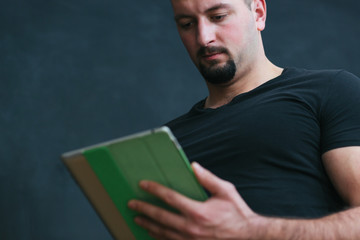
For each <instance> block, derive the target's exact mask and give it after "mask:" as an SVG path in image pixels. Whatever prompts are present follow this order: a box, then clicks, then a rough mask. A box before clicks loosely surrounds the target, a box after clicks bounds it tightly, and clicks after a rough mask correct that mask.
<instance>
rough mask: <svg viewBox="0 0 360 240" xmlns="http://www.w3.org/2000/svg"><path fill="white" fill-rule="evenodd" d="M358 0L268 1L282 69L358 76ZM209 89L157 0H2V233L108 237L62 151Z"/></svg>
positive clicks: (165, 116) (174, 109) (269, 46)
mask: <svg viewBox="0 0 360 240" xmlns="http://www.w3.org/2000/svg"><path fill="white" fill-rule="evenodd" d="M359 9H360V4H359V1H357V0H342V1H339V0H337V1H335V0H315V1H314V0H302V1H288V0H269V1H268V13H269V16H268V22H267V28H266V30H265V31H264V33H263V36H264V41H265V48H266V50H267V55H268V57H269V58H270V59H271V60H273V61H274V62H275V63H276V64H278V65H280V66H298V67H305V68H310V69H317V68H344V69H347V70H349V71H351V72H353V73H355V74H356V75H358V76H360V68H359V59H358V56H360V48H359V38H360V27H359V20H360V17H359V16H358V11H359ZM206 94H207V91H206V89H205V85H204V83H203V80H202V79H201V77H200V75H199V74H198V72H197V70H196V69H195V67H194V66H193V65H192V63H191V62H190V60H189V58H188V56H187V54H186V52H185V49H184V47H183V46H182V45H181V41H180V40H179V38H178V35H177V32H176V29H175V24H174V22H173V20H172V10H171V5H170V3H169V1H165V0H151V1H149V0H132V1H121V0H120V1H119V0H117V1H115V0H103V1H100V0H32V1H31V0H28V1H25V0H1V2H0V239H11V240H13V239H16V240H17V239H19V240H20V239H21V240H22V239H24V240H25V239H26V240H28V239H36V240H42V239H52V240H56V239H87V240H92V239H103V240H106V239H111V237H110V235H109V233H108V232H107V230H106V229H105V227H104V226H103V224H102V222H101V220H100V219H99V218H98V217H97V215H96V213H95V212H94V210H93V209H92V207H91V206H90V204H89V203H88V202H87V200H86V198H85V197H84V195H83V194H82V192H81V191H80V189H79V188H78V186H77V185H76V184H75V182H74V181H73V179H72V178H71V177H70V175H69V173H68V172H67V170H66V169H65V167H64V165H63V164H62V162H61V161H60V158H59V156H60V154H61V153H63V152H65V151H69V150H72V149H76V148H80V147H83V146H86V145H89V144H95V143H98V142H101V141H105V140H109V139H112V138H116V137H120V136H123V135H126V134H130V133H133V132H137V131H141V130H145V129H147V128H152V127H156V126H159V125H161V124H163V123H165V122H167V121H168V120H170V119H172V118H174V117H176V116H177V115H179V114H181V113H183V112H185V111H187V110H188V109H189V108H190V107H191V106H192V104H193V103H194V102H195V101H198V100H200V99H202V98H204V97H205V96H206Z"/></svg>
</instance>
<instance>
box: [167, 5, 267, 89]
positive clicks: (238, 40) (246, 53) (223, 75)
mask: <svg viewBox="0 0 360 240" xmlns="http://www.w3.org/2000/svg"><path fill="white" fill-rule="evenodd" d="M172 5H173V9H174V15H175V21H176V23H177V27H178V31H179V34H180V37H181V39H182V41H183V43H184V45H185V47H186V49H187V51H188V53H189V55H190V57H191V59H192V60H193V62H194V63H195V65H196V66H197V67H198V69H199V71H200V72H201V74H202V75H203V77H204V78H205V80H206V81H207V82H209V83H211V84H226V83H229V82H231V81H232V80H234V79H236V78H237V76H240V75H241V74H242V73H244V71H246V70H247V69H248V68H250V67H251V65H252V64H253V63H254V62H255V61H256V60H257V58H258V55H259V54H260V52H261V51H262V49H263V46H262V41H261V36H260V33H259V32H260V31H262V30H263V29H264V27H265V18H266V6H265V0H172Z"/></svg>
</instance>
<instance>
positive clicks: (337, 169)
mask: <svg viewBox="0 0 360 240" xmlns="http://www.w3.org/2000/svg"><path fill="white" fill-rule="evenodd" d="M172 5H173V8H174V15H175V20H176V22H177V26H178V31H179V35H180V37H181V39H182V41H183V43H184V45H185V47H186V49H187V51H188V53H189V56H190V58H191V59H192V61H193V62H194V64H195V65H196V66H197V67H198V68H200V66H201V65H203V66H204V67H207V68H209V69H210V70H211V69H212V70H213V69H221V68H223V67H224V66H225V65H226V64H227V62H228V61H229V59H233V60H234V63H235V65H236V72H235V74H234V76H233V78H231V79H230V80H229V81H227V82H223V83H211V82H207V86H208V89H209V97H208V98H207V100H206V104H205V108H217V107H220V106H222V105H224V104H227V103H228V102H229V101H231V99H232V98H233V97H234V96H236V95H238V94H240V93H243V92H247V91H250V90H251V89H253V88H255V87H257V86H259V85H260V84H263V83H264V82H266V81H268V80H270V79H272V78H274V77H276V76H278V75H280V74H281V71H282V69H281V68H279V67H277V66H275V65H273V64H272V63H271V62H270V61H269V60H268V59H267V58H266V56H265V53H264V49H263V45H262V39H261V34H260V32H261V31H262V30H263V29H264V28H265V20H266V4H265V0H253V1H252V3H251V8H249V7H248V6H247V5H246V4H245V3H244V1H242V0H172ZM221 48H223V49H224V48H225V49H226V52H221V51H220V52H219V49H221ZM200 49H203V50H200ZM204 49H205V50H204ZM214 49H215V50H214ZM199 51H200V53H201V54H199ZM322 160H323V163H324V166H325V169H326V170H327V173H328V175H329V177H330V179H331V180H332V182H333V184H334V186H335V188H336V189H337V190H338V192H339V194H340V196H342V197H343V199H344V200H345V201H346V202H347V203H348V204H349V206H350V208H349V209H348V210H346V211H343V212H339V213H336V214H333V215H330V216H327V217H323V218H319V219H306V220H305V219H284V218H270V217H264V216H261V215H258V214H256V213H255V212H253V211H252V210H251V209H250V208H249V207H248V205H247V204H246V203H245V202H244V200H243V199H242V198H241V196H240V195H239V194H238V192H237V191H236V189H235V187H234V186H233V184H231V183H229V182H227V181H224V180H222V179H219V178H218V177H216V176H215V175H213V174H212V173H210V172H209V171H208V170H206V169H204V168H202V167H201V166H200V165H198V164H197V163H193V165H192V166H193V169H194V172H195V175H196V177H197V179H198V181H199V182H200V184H201V185H202V186H203V187H204V188H205V189H207V190H208V191H209V192H210V193H211V194H212V197H211V198H210V199H208V200H207V201H205V202H197V201H194V200H191V199H189V198H187V197H185V196H182V195H181V194H179V193H177V192H175V191H173V190H171V189H168V188H166V187H164V186H161V185H159V184H157V183H155V182H150V181H142V182H141V183H140V187H141V188H142V189H143V190H144V191H147V192H149V193H150V194H153V195H155V196H157V197H158V198H160V199H162V200H163V201H164V202H166V203H167V204H169V205H170V206H172V207H174V208H175V209H178V210H179V213H176V214H175V213H172V212H168V211H166V210H164V209H160V208H158V207H156V206H152V205H150V204H148V203H146V202H141V201H138V200H132V201H130V202H129V208H131V209H133V210H135V211H138V212H139V213H140V214H141V217H137V218H136V219H135V222H136V223H137V224H139V225H140V226H142V227H143V228H145V229H146V230H148V231H149V233H150V235H152V236H153V237H154V238H155V239H159V240H162V239H176V240H178V239H184V240H185V239H186V240H191V239H237V240H241V239H259V240H267V239H274V240H281V239H284V240H287V239H304V240H309V239H324V240H325V239H326V240H332V239H346V240H352V239H354V240H355V239H356V240H358V239H360V227H359V226H360V207H359V206H360V174H359V170H360V147H344V148H338V149H334V150H330V151H328V152H326V153H324V154H323V156H322Z"/></svg>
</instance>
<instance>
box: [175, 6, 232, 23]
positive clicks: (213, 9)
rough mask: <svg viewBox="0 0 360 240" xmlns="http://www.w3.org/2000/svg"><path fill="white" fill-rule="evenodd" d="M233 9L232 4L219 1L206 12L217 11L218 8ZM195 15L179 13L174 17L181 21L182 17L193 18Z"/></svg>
mask: <svg viewBox="0 0 360 240" xmlns="http://www.w3.org/2000/svg"><path fill="white" fill-rule="evenodd" d="M223 8H225V9H231V8H232V7H231V5H230V4H227V3H219V4H216V5H214V6H212V7H210V8H208V9H206V10H205V13H209V12H212V11H215V10H218V9H223ZM191 17H193V16H192V15H188V14H178V15H176V16H175V17H174V19H175V21H176V22H177V21H179V20H180V19H182V18H191Z"/></svg>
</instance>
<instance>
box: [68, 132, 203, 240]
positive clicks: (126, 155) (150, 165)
mask: <svg viewBox="0 0 360 240" xmlns="http://www.w3.org/2000/svg"><path fill="white" fill-rule="evenodd" d="M62 159H63V160H64V162H65V164H66V165H67V167H68V169H69V170H70V172H71V173H72V175H73V176H74V178H75V179H76V181H77V182H78V184H79V185H80V187H81V188H82V189H83V191H84V193H85V195H86V196H87V197H88V198H89V200H90V202H91V203H92V204H93V206H94V207H95V209H96V210H97V212H98V213H99V215H100V217H101V218H102V219H103V221H104V223H105V225H106V226H107V227H108V229H109V231H110V232H111V233H112V235H113V237H114V238H115V239H122V240H132V239H138V240H148V239H149V240H150V239H153V238H151V237H150V236H149V235H148V234H147V232H146V231H145V230H144V229H142V228H140V227H139V226H137V225H136V224H135V223H134V218H135V216H136V215H137V213H136V212H134V211H132V210H130V209H129V208H128V207H127V203H128V201H129V200H131V199H140V200H144V201H147V202H150V203H152V204H155V205H157V206H161V207H163V208H166V209H168V210H172V209H171V208H170V207H169V206H167V205H166V204H165V203H163V202H162V201H160V200H159V199H157V198H155V197H154V196H152V195H150V194H147V193H146V192H144V191H142V190H141V189H140V188H139V182H140V181H141V180H152V181H156V182H158V183H161V184H163V185H165V186H168V187H170V188H172V189H174V190H176V191H178V192H179V193H182V194H183V195H186V196H188V197H190V198H192V199H194V200H198V201H205V200H206V199H207V195H206V193H205V191H204V189H203V188H202V187H201V186H200V184H199V183H198V182H197V180H196V178H195V175H194V173H193V171H192V168H191V166H190V164H189V161H188V160H187V157H186V155H185V153H184V152H183V150H182V148H181V147H180V145H179V144H178V142H177V140H176V139H175V137H174V136H173V134H172V133H171V131H170V129H169V128H167V127H161V128H157V129H153V130H150V131H146V132H142V133H138V134H135V135H131V136H127V137H125V138H120V139H117V140H113V141H110V142H106V143H102V144H98V145H95V146H91V147H88V148H85V149H81V150H77V151H72V152H69V153H65V154H63V156H62Z"/></svg>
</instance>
